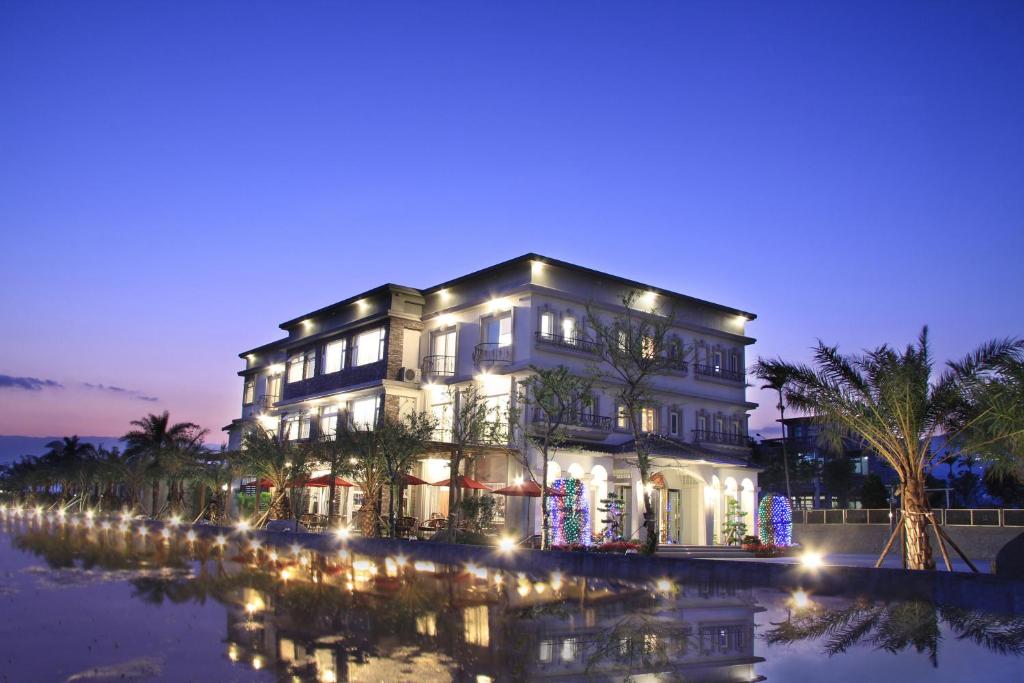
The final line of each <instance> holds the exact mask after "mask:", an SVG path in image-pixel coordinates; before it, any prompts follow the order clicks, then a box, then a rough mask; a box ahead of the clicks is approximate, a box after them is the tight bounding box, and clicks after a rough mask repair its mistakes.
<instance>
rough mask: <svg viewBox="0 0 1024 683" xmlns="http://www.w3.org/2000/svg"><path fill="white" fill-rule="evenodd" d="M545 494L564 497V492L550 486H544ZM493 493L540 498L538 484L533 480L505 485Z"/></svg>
mask: <svg viewBox="0 0 1024 683" xmlns="http://www.w3.org/2000/svg"><path fill="white" fill-rule="evenodd" d="M545 488H546V489H547V494H548V496H550V497H553V498H561V497H564V496H565V494H564V493H563V492H561V491H558V490H556V489H553V488H551V487H550V486H546V487H545ZM494 493H500V494H501V495H503V496H527V497H529V498H540V484H538V483H537V482H535V481H523V482H519V483H518V484H513V485H512V486H506V487H505V488H503V489H497V490H496V491H494Z"/></svg>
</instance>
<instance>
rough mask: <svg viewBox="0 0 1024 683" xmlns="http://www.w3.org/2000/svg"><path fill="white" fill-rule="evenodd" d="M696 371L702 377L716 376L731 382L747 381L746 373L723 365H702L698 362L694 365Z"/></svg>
mask: <svg viewBox="0 0 1024 683" xmlns="http://www.w3.org/2000/svg"><path fill="white" fill-rule="evenodd" d="M693 368H694V371H695V372H696V373H697V375H699V376H702V377H716V378H718V379H725V380H728V381H730V382H746V381H747V377H746V374H745V373H743V372H740V371H737V370H726V369H725V368H723V367H722V366H721V365H701V364H697V365H694V366H693Z"/></svg>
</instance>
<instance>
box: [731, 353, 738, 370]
mask: <svg viewBox="0 0 1024 683" xmlns="http://www.w3.org/2000/svg"><path fill="white" fill-rule="evenodd" d="M729 363H730V364H731V367H730V368H729V369H730V370H732V371H733V372H739V371H740V354H738V353H736V352H735V351H733V352H732V353H730V354H729Z"/></svg>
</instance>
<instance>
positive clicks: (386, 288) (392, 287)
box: [278, 282, 422, 330]
mask: <svg viewBox="0 0 1024 683" xmlns="http://www.w3.org/2000/svg"><path fill="white" fill-rule="evenodd" d="M390 291H399V292H405V293H407V294H422V292H420V290H418V289H416V288H415V287H406V286H405V285H396V284H395V283H393V282H388V283H385V284H383V285H380V286H379V287H374V288H373V289H368V290H366V291H365V292H361V293H359V294H356V295H355V296H350V297H349V298H347V299H342V300H341V301H338V302H335V303H333V304H329V305H327V306H324V307H323V308H318V309H316V310H315V311H310V312H309V313H306V314H304V315H300V316H299V317H297V318H292V319H291V320H286V321H285V322H283V323H281V324H280V325H279V326H278V327H280V328H281V329H282V330H287V329H289V328H291V327H295V326H296V325H298V324H299V323H301V322H302V321H303V320H308V319H309V318H315V317H317V316H320V315H324V314H325V313H328V312H330V311H334V310H336V309H339V308H344V307H345V306H348V305H349V304H353V303H355V302H357V301H359V300H360V299H366V298H368V297H372V296H377V295H378V294H383V293H384V292H390Z"/></svg>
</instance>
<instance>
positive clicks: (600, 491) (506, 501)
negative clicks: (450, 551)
mask: <svg viewBox="0 0 1024 683" xmlns="http://www.w3.org/2000/svg"><path fill="white" fill-rule="evenodd" d="M534 456H535V457H534V458H533V459H532V460H531V463H532V464H533V467H534V472H535V473H536V474H535V477H536V478H537V479H539V478H540V476H541V475H540V472H541V465H540V463H541V460H540V457H539V455H537V454H534ZM728 460H729V459H727V458H717V460H716V456H712V455H708V456H707V457H703V458H699V457H697V458H695V457H690V458H686V459H683V458H680V457H655V458H654V460H653V463H654V467H653V475H652V477H651V481H650V482H649V483H648V490H649V491H650V493H651V497H652V501H653V503H654V507H655V510H656V511H657V515H656V522H657V528H658V540H659V542H660V543H666V544H685V545H712V544H717V543H720V542H721V529H722V526H723V525H724V523H725V521H726V517H727V514H728V510H729V501H730V500H734V501H736V504H737V506H738V510H739V511H740V512H742V514H743V515H744V516H743V521H744V523H745V524H746V525H747V533H750V534H753V533H756V528H757V498H758V495H757V470H756V469H754V468H751V467H749V466H746V465H744V464H743V463H742V462H741V461H736V462H732V461H728ZM635 461H636V457H635V453H628V452H627V453H603V452H598V451H590V450H587V449H573V450H565V451H564V452H561V453H559V454H558V455H557V456H556V457H555V459H554V460H553V461H551V462H550V463H549V465H548V484H549V486H552V487H554V488H556V489H564V488H565V487H566V486H567V485H569V484H568V482H572V484H571V485H572V486H573V487H574V492H575V491H576V490H578V492H579V493H578V495H574V496H573V497H572V499H571V500H572V504H571V505H570V504H569V502H568V501H567V500H566V499H561V498H552V499H550V502H549V509H551V510H552V512H553V514H554V515H555V517H559V516H560V517H561V519H563V520H566V519H568V518H569V517H573V518H575V520H576V523H577V524H578V525H579V528H580V536H581V537H584V538H591V537H600V536H602V535H603V534H604V532H605V530H606V528H607V526H608V524H607V523H606V520H607V519H608V517H609V515H608V514H607V513H606V512H602V508H606V507H607V505H606V503H603V502H602V501H605V500H606V499H607V498H608V496H609V494H612V493H614V494H616V495H617V496H618V498H619V499H620V500H621V501H622V505H621V508H622V509H621V517H620V519H621V529H622V534H623V536H625V537H627V538H640V537H642V535H643V530H642V525H643V493H644V488H643V486H642V484H641V479H640V473H639V470H638V469H637V468H636V467H635ZM462 471H463V474H465V475H466V476H467V477H468V478H469V479H470V480H471V482H472V484H471V485H475V484H477V483H478V484H480V485H482V486H483V487H486V488H464V489H463V490H462V496H463V497H468V496H480V495H492V494H490V493H489V492H493V491H497V490H499V489H503V488H506V487H509V486H513V485H515V484H517V483H522V482H523V481H524V480H525V481H530V479H531V477H530V475H529V473H528V472H527V471H526V469H525V468H524V467H523V465H522V463H520V462H519V461H518V458H515V457H512V456H510V455H508V454H507V452H497V451H495V452H483V453H480V454H478V455H477V456H475V457H474V458H473V459H472V460H470V461H469V462H468V463H466V465H465V466H464V468H463V470H462ZM326 474H327V471H326V470H314V472H313V473H312V476H313V477H318V476H322V475H326ZM411 474H412V475H413V477H415V478H417V479H419V480H422V481H423V482H426V483H424V484H412V485H409V486H406V487H405V488H404V491H403V496H402V502H401V509H400V511H399V516H400V517H407V518H410V520H409V527H408V528H409V529H413V530H415V531H416V532H417V533H418V535H420V536H426V535H429V532H430V530H431V527H436V526H438V525H439V524H440V522H439V520H443V519H445V518H447V516H448V486H447V485H443V486H437V485H434V484H437V483H439V482H446V481H447V480H448V479H449V464H448V460H447V458H446V457H445V456H444V454H443V453H436V454H431V455H429V456H425V457H424V458H422V459H421V460H420V461H419V462H418V463H417V465H416V466H415V467H414V468H413V470H412V472H411ZM346 483H348V482H346ZM233 490H234V492H236V493H237V492H242V493H243V494H246V495H251V494H254V493H255V480H252V479H243V480H241V481H238V482H235V483H234V485H233ZM328 498H329V489H328V487H326V486H318V487H314V488H306V489H304V491H303V495H302V496H301V500H298V501H295V503H296V504H297V505H298V506H299V507H300V509H301V510H302V512H303V513H305V514H308V515H311V516H313V517H312V518H313V519H315V518H317V516H321V517H325V516H326V514H327V511H328V510H327V506H328ZM494 498H495V500H496V517H495V527H496V530H497V531H499V532H501V533H505V534H509V535H513V536H516V537H519V538H524V537H527V536H530V535H533V534H538V533H540V529H541V524H542V516H541V503H540V499H539V498H531V497H524V496H514V495H499V494H494ZM237 502H238V500H237V498H236V504H237ZM364 503H365V500H364V492H363V491H362V490H361V489H360V488H359V487H358V486H357V485H354V484H353V485H352V486H340V487H339V488H338V489H337V492H336V494H335V510H334V512H335V515H337V516H338V517H339V518H340V520H341V523H343V524H346V525H349V526H355V523H354V516H355V515H356V513H357V512H358V511H359V510H360V508H361V507H362V506H363V504H364ZM383 508H384V510H385V513H386V512H387V495H386V493H385V495H384V496H383Z"/></svg>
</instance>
